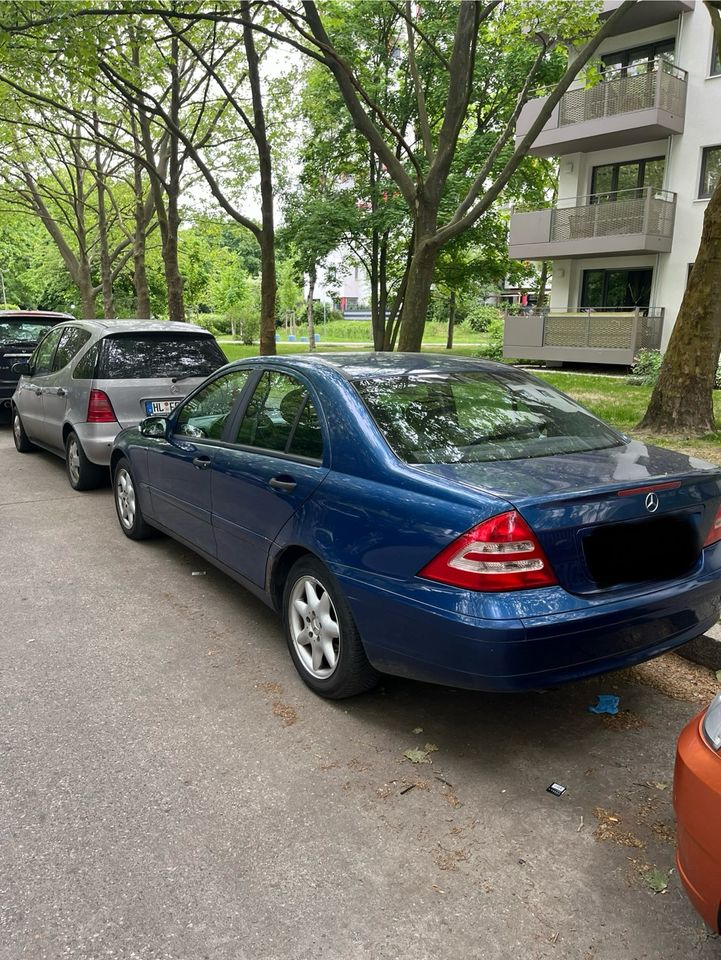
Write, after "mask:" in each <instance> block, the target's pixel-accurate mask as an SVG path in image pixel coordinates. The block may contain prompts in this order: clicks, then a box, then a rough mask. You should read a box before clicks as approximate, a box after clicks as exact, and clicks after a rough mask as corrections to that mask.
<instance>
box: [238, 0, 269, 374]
mask: <svg viewBox="0 0 721 960" xmlns="http://www.w3.org/2000/svg"><path fill="white" fill-rule="evenodd" d="M240 9H241V13H242V15H243V17H244V18H245V19H246V21H247V22H246V23H245V24H244V26H243V43H244V46H245V55H246V59H247V61H248V80H249V82H250V92H251V97H252V100H253V139H254V140H255V145H256V149H257V151H258V170H259V173H260V210H261V227H262V228H261V236H260V263H261V268H260V269H261V276H260V352H261V354H262V355H264V356H269V355H271V356H272V355H273V354H275V353H276V347H275V296H276V276H275V222H274V211H273V163H272V155H271V149H270V143H269V142H268V135H267V132H266V126H265V110H264V109H263V91H262V89H261V85H260V71H259V69H258V51H257V50H256V47H255V37H254V33H253V27H252V26H251V25H250V17H251V5H250V3H248V2H247V0H246V2H243V3H241V5H240Z"/></svg>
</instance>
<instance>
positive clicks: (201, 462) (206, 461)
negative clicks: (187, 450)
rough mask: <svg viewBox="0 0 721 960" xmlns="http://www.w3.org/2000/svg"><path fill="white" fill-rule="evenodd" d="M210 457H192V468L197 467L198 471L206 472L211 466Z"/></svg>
mask: <svg viewBox="0 0 721 960" xmlns="http://www.w3.org/2000/svg"><path fill="white" fill-rule="evenodd" d="M211 462H212V461H211V459H210V457H194V458H193V466H194V467H197V468H198V470H207V469H208V467H209V466H210V464H211Z"/></svg>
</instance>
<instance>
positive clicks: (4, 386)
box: [0, 310, 75, 420]
mask: <svg viewBox="0 0 721 960" xmlns="http://www.w3.org/2000/svg"><path fill="white" fill-rule="evenodd" d="M74 319H75V318H74V317H72V316H71V315H70V314H69V313H51V312H49V311H45V310H0V413H1V414H3V415H4V416H5V417H7V419H8V420H9V419H10V409H11V399H10V398H11V397H12V395H13V393H14V392H15V387H16V386H17V382H18V374H17V373H15V372H14V371H13V367H14V366H15V364H17V363H20V362H21V361H23V360H28V359H29V358H30V356H31V354H32V352H33V350H34V349H35V347H37V345H38V341H39V340H40V339H41V338H42V337H43V336H44V334H46V333H47V332H48V330H50V329H51V327H54V326H55V325H56V324H58V323H62V322H63V320H74Z"/></svg>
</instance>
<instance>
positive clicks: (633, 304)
mask: <svg viewBox="0 0 721 960" xmlns="http://www.w3.org/2000/svg"><path fill="white" fill-rule="evenodd" d="M652 279H653V270H652V269H650V268H649V269H647V270H645V269H641V270H584V271H583V284H582V287H581V309H582V310H635V309H636V308H639V309H641V310H647V309H648V306H649V304H650V302H651V281H652Z"/></svg>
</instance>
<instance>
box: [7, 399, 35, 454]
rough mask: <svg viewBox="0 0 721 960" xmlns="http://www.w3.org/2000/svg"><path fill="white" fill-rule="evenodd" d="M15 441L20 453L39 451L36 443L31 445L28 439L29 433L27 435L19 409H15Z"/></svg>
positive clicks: (13, 412)
mask: <svg viewBox="0 0 721 960" xmlns="http://www.w3.org/2000/svg"><path fill="white" fill-rule="evenodd" d="M12 415H13V440H14V442H15V449H16V450H17V452H18V453H32V452H33V450H37V447H36V446H35V444H34V443H31V441H30V439H29V438H28V435H27V433H25V427H24V426H23V422H22V420H21V419H20V414H19V413H18V412H17V409H16V408H15V407H13V410H12Z"/></svg>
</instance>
